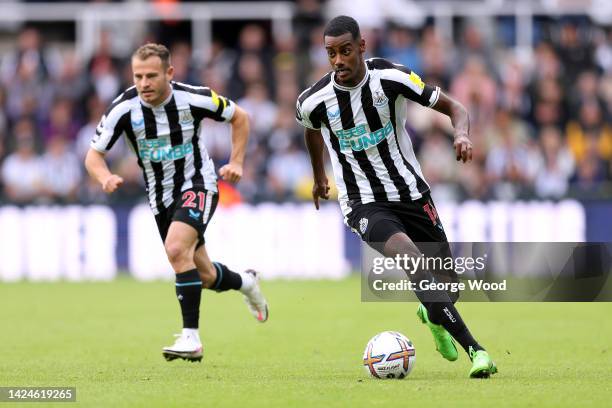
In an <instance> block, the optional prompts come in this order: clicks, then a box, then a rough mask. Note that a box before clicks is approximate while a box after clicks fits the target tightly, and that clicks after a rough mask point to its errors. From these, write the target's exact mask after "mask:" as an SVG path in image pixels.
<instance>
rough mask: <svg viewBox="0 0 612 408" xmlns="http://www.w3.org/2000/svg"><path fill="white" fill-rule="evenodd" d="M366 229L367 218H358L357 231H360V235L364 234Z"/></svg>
mask: <svg viewBox="0 0 612 408" xmlns="http://www.w3.org/2000/svg"><path fill="white" fill-rule="evenodd" d="M367 229H368V219H367V218H362V219H360V220H359V232H361V235H363V234H365V232H366V230H367Z"/></svg>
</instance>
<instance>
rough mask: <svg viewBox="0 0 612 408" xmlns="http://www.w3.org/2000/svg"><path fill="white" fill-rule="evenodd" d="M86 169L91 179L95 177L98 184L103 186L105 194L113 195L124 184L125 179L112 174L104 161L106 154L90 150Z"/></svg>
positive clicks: (86, 159) (86, 160) (86, 158)
mask: <svg viewBox="0 0 612 408" xmlns="http://www.w3.org/2000/svg"><path fill="white" fill-rule="evenodd" d="M85 168H86V169H87V172H88V173H89V175H90V176H91V177H93V178H94V179H95V180H96V181H98V183H100V184H101V185H102V189H103V190H104V192H105V193H109V194H110V193H112V192H114V191H115V190H117V188H119V186H120V185H121V184H123V178H121V177H120V176H118V175H116V174H113V173H111V171H110V170H109V168H108V165H107V164H106V161H105V160H104V154H103V153H100V152H99V151H97V150H95V149H92V148H90V149H89V151H88V152H87V156H86V157H85Z"/></svg>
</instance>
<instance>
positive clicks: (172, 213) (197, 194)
mask: <svg viewBox="0 0 612 408" xmlns="http://www.w3.org/2000/svg"><path fill="white" fill-rule="evenodd" d="M218 202H219V194H218V193H216V192H214V191H208V190H206V189H204V188H203V187H193V188H190V189H189V190H185V191H183V192H182V193H181V195H180V196H179V197H175V199H174V202H173V203H172V205H171V206H170V207H168V208H166V209H165V210H163V211H161V212H160V213H159V214H157V215H156V216H155V222H156V223H157V229H158V230H159V235H161V238H162V241H164V242H166V236H167V235H168V229H169V228H170V224H171V223H172V222H173V221H181V222H184V223H185V224H189V225H191V226H192V227H193V228H194V229H195V230H196V231H197V232H198V243H197V245H196V248H197V247H199V246H201V245H204V242H205V240H204V232H206V227H208V223H209V222H210V220H211V218H212V216H213V214H214V213H215V210H216V209H217V204H218Z"/></svg>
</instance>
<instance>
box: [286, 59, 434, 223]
mask: <svg viewBox="0 0 612 408" xmlns="http://www.w3.org/2000/svg"><path fill="white" fill-rule="evenodd" d="M366 65H367V70H366V75H365V76H364V78H363V80H362V81H361V83H359V84H358V85H357V86H355V87H352V88H347V87H344V86H341V85H339V84H337V83H336V82H335V81H334V74H333V72H330V73H328V74H327V75H325V76H324V77H323V78H322V79H321V80H319V81H318V82H317V83H316V84H314V85H313V86H312V87H310V88H308V89H306V90H305V91H304V92H302V94H301V95H300V96H299V98H298V101H297V108H296V119H297V121H298V122H299V123H300V124H302V125H303V126H305V127H307V128H310V129H316V130H319V129H320V130H321V134H322V136H323V139H324V141H325V144H326V146H327V149H328V150H329V155H330V157H331V162H332V166H333V170H334V178H335V181H336V185H337V187H338V195H339V197H338V199H339V201H340V206H341V208H342V212H343V214H344V215H345V216H346V215H347V214H348V213H349V212H350V211H351V207H352V206H354V205H357V204H360V203H363V204H366V203H371V202H388V201H412V200H417V199H419V198H421V196H422V194H423V193H425V192H427V191H428V190H429V186H428V185H427V183H426V182H425V179H424V177H423V173H422V172H421V167H420V166H419V163H418V162H417V160H416V157H415V155H414V150H413V148H412V143H411V141H410V137H409V135H408V132H407V130H406V127H405V124H406V114H407V112H406V109H407V105H406V103H407V102H406V101H407V100H412V101H415V102H418V103H420V104H421V105H424V106H429V107H432V106H434V105H435V104H436V102H437V101H438V98H439V96H440V88H438V87H431V86H428V85H425V84H424V83H423V81H422V80H421V78H419V76H418V75H417V74H416V73H414V72H412V71H410V70H409V69H408V68H406V67H404V66H402V65H397V64H393V63H391V62H389V61H386V60H384V59H382V58H372V59H369V60H366Z"/></svg>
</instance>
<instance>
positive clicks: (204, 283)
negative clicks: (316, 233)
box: [85, 44, 268, 361]
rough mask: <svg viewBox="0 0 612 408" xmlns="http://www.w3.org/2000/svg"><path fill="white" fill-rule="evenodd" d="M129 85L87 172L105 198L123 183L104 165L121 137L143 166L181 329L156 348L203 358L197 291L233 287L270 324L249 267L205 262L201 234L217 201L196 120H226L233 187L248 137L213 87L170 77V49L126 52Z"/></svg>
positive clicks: (104, 126)
mask: <svg viewBox="0 0 612 408" xmlns="http://www.w3.org/2000/svg"><path fill="white" fill-rule="evenodd" d="M131 63H132V71H133V77H134V86H133V87H131V88H129V89H127V90H126V91H125V92H124V93H123V94H121V95H120V96H119V97H117V99H115V100H114V101H113V103H112V104H111V105H110V107H109V108H108V110H107V111H106V113H105V114H104V116H103V117H102V120H101V121H100V124H99V125H98V127H97V129H96V134H95V136H94V138H93V140H92V142H91V147H90V149H89V151H88V153H87V157H86V158H85V166H86V168H87V171H88V172H89V174H90V175H91V176H92V177H93V178H95V179H96V180H97V181H98V182H99V183H100V185H101V186H102V189H103V190H104V191H105V192H106V193H112V192H114V191H115V190H117V188H119V186H121V184H122V183H123V179H122V178H121V177H120V176H119V175H116V174H112V173H111V172H110V170H109V168H108V166H107V164H106V162H105V160H104V154H105V153H106V152H108V151H109V150H110V149H111V148H112V147H113V145H114V144H115V142H116V141H117V139H119V138H120V137H121V136H125V137H126V140H127V142H128V143H129V146H130V147H131V148H132V150H133V151H134V152H135V153H136V155H137V157H138V165H139V166H140V167H141V168H142V171H143V175H144V180H145V185H146V191H147V197H148V201H149V205H150V206H151V210H152V211H153V214H155V221H156V222H157V228H158V230H159V234H160V235H161V238H162V240H163V242H164V247H165V250H166V255H167V256H168V260H169V261H170V264H171V265H172V268H173V269H174V272H175V274H176V296H177V298H178V301H179V304H180V308H181V313H182V317H183V331H182V333H181V334H180V335H178V338H177V339H176V342H175V343H174V344H173V345H172V346H168V347H164V348H163V350H162V354H163V356H164V357H165V358H166V360H168V361H171V360H174V359H177V358H181V359H183V360H189V361H201V360H202V343H201V341H200V336H199V332H198V323H199V314H200V297H201V292H202V289H205V288H206V289H211V290H215V291H217V292H223V291H227V290H239V291H241V292H242V293H243V294H244V297H245V301H246V303H247V305H248V307H249V309H250V311H251V313H252V314H253V315H254V316H255V318H256V319H257V320H258V321H260V322H265V321H266V320H267V319H268V305H267V303H266V300H265V298H264V297H263V295H262V293H261V291H260V288H259V283H258V280H259V275H258V273H257V272H255V271H253V270H247V271H245V272H239V273H236V272H233V271H232V270H230V269H229V268H228V267H227V266H225V265H224V264H222V263H219V262H211V260H210V258H209V257H208V254H207V252H206V248H205V246H204V232H205V231H206V227H207V226H208V223H209V222H210V219H211V218H212V215H213V214H214V212H215V208H216V206H217V202H218V199H219V198H218V189H217V176H216V174H215V168H214V164H213V162H212V160H211V159H210V158H209V157H208V153H207V151H206V148H205V147H204V145H203V143H202V141H201V139H202V136H203V135H202V133H203V132H202V119H204V118H211V119H213V120H216V121H220V122H229V123H230V125H231V128H232V152H231V157H230V161H229V163H228V164H226V165H225V166H223V167H221V169H220V170H219V174H220V175H221V177H222V178H223V179H224V180H227V181H229V182H232V183H235V182H238V181H239V180H240V178H241V176H242V163H243V160H244V154H245V149H246V145H247V140H248V135H249V121H248V116H247V114H246V113H245V112H244V111H243V110H242V109H241V108H240V107H238V106H237V105H236V104H235V103H234V102H232V101H230V100H229V99H226V98H224V97H223V96H221V95H217V94H216V93H215V92H214V91H213V90H212V89H210V88H205V87H200V86H191V85H187V84H183V83H179V82H174V81H173V80H172V78H173V73H174V68H173V67H172V65H171V61H170V53H169V51H168V49H167V48H166V47H165V46H163V45H159V44H146V45H143V46H142V47H140V48H138V49H137V50H136V51H135V52H134V54H133V55H132V60H131Z"/></svg>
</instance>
